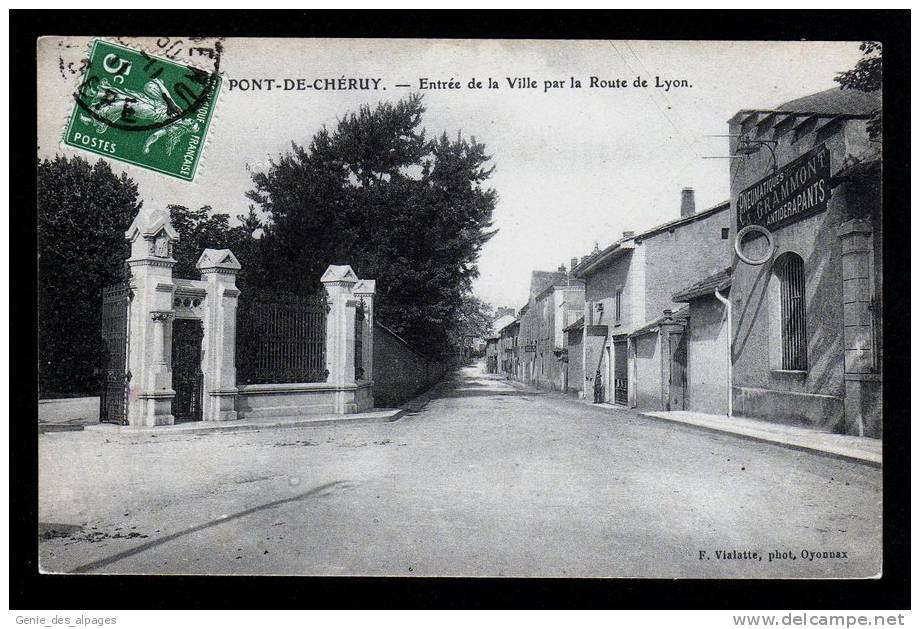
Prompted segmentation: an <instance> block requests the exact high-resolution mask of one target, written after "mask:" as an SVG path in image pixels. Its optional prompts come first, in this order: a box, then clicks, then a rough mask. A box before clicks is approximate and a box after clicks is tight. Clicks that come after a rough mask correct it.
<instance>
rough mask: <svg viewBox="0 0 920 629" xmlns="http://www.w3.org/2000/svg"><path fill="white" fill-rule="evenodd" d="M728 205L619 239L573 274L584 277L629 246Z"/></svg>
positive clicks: (681, 217) (706, 215)
mask: <svg viewBox="0 0 920 629" xmlns="http://www.w3.org/2000/svg"><path fill="white" fill-rule="evenodd" d="M730 205H731V203H730V202H729V201H722V202H721V203H719V204H718V205H714V206H712V207H711V208H707V209H705V210H702V211H700V212H695V213H693V214H691V215H690V216H680V217H678V218H675V219H674V220H672V221H668V222H667V223H661V224H660V225H655V226H654V227H651V228H649V229H647V230H645V231H644V232H640V233H638V234H634V235H632V236H629V237H627V238H621V239H619V240H617V241H616V242H615V243H613V244H612V245H610V246H609V247H607V248H606V249H604V250H603V251H601V252H600V253H597V254H596V255H593V256H591V257H590V258H588V259H587V260H585V261H584V262H582V263H581V264H579V265H578V266H576V267H575V270H574V273H575V275H577V276H578V277H584V276H585V275H587V274H588V273H589V272H590V271H594V270H595V269H597V268H599V267H600V265H602V264H604V263H606V262H607V261H609V260H612V259H613V258H614V257H616V256H617V255H619V254H621V253H624V252H626V251H629V250H631V249H632V246H631V245H632V244H633V243H635V242H636V241H638V240H642V239H644V238H649V237H651V236H654V235H655V234H658V233H661V232H663V231H668V230H671V229H675V228H677V227H681V226H683V225H686V224H688V223H692V222H694V221H697V220H699V219H701V218H707V217H709V216H712V215H713V214H716V213H718V212H724V211H727V210H728V208H729V207H730Z"/></svg>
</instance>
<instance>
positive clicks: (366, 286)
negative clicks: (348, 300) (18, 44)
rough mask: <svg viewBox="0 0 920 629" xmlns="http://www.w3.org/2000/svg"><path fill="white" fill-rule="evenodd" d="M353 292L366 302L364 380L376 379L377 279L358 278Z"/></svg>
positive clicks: (362, 358) (363, 353) (363, 348)
mask: <svg viewBox="0 0 920 629" xmlns="http://www.w3.org/2000/svg"><path fill="white" fill-rule="evenodd" d="M352 292H353V293H354V295H355V299H357V300H359V301H362V302H364V326H363V327H362V340H361V350H362V351H361V362H362V364H363V365H364V378H363V379H364V380H369V381H373V379H374V294H375V293H376V292H377V281H376V280H358V283H357V284H355V286H354V288H353V289H352Z"/></svg>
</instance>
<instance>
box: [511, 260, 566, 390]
mask: <svg viewBox="0 0 920 629" xmlns="http://www.w3.org/2000/svg"><path fill="white" fill-rule="evenodd" d="M572 263H573V265H574V263H575V260H573V261H572ZM583 310H584V282H583V281H582V280H581V279H578V278H576V277H574V276H573V275H572V274H571V273H570V272H567V271H566V268H565V265H562V266H560V267H559V269H558V270H556V271H534V272H533V274H532V276H531V283H530V298H529V300H528V302H527V304H525V305H524V307H522V308H521V310H520V318H519V321H518V323H517V326H518V327H517V331H518V337H519V338H518V361H519V362H518V369H517V370H516V371H515V373H513V374H511V375H512V377H514V378H517V379H519V380H521V381H522V382H527V383H529V384H533V385H536V386H539V387H543V388H547V389H555V390H557V391H564V390H566V388H567V386H568V382H569V377H568V351H567V347H566V342H565V336H564V329H565V328H566V327H567V326H568V325H570V324H571V323H572V322H574V321H575V320H576V319H577V318H578V317H580V316H581V315H582V312H583Z"/></svg>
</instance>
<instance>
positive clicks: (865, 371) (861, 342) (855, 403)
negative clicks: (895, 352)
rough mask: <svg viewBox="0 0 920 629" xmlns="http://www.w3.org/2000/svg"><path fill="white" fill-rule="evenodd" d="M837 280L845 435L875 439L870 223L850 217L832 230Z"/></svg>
mask: <svg viewBox="0 0 920 629" xmlns="http://www.w3.org/2000/svg"><path fill="white" fill-rule="evenodd" d="M837 237H838V238H839V239H840V263H841V277H842V280H843V343H844V347H843V349H844V391H845V395H844V419H845V422H846V430H847V432H848V433H849V434H856V435H859V436H860V437H862V436H869V437H881V432H882V426H881V417H882V409H881V373H880V365H879V364H878V348H877V347H876V346H875V344H876V342H877V339H878V334H879V330H878V329H877V328H878V327H879V326H880V323H881V321H880V320H879V318H878V317H877V316H876V312H875V311H874V309H875V308H878V304H877V303H875V299H874V295H875V285H874V284H875V277H874V275H875V274H874V269H873V263H872V259H873V255H874V253H873V242H872V223H870V222H869V221H868V220H865V219H853V220H850V221H847V222H845V223H843V224H842V225H840V226H839V227H838V228H837Z"/></svg>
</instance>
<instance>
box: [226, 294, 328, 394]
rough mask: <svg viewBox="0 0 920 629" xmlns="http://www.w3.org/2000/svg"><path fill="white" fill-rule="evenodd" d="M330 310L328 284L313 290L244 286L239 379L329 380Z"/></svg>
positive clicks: (265, 381) (253, 381)
mask: <svg viewBox="0 0 920 629" xmlns="http://www.w3.org/2000/svg"><path fill="white" fill-rule="evenodd" d="M328 311H329V306H328V304H327V298H326V291H325V289H322V290H320V292H319V293H317V294H315V295H309V296H304V295H295V294H291V293H264V292H257V291H252V290H247V291H244V292H243V294H242V295H241V296H240V303H239V308H238V310H237V334H236V339H237V353H236V377H237V382H238V383H239V384H271V383H295V382H325V381H326V378H327V376H328V375H329V372H328V371H327V370H326V315H327V313H328Z"/></svg>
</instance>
